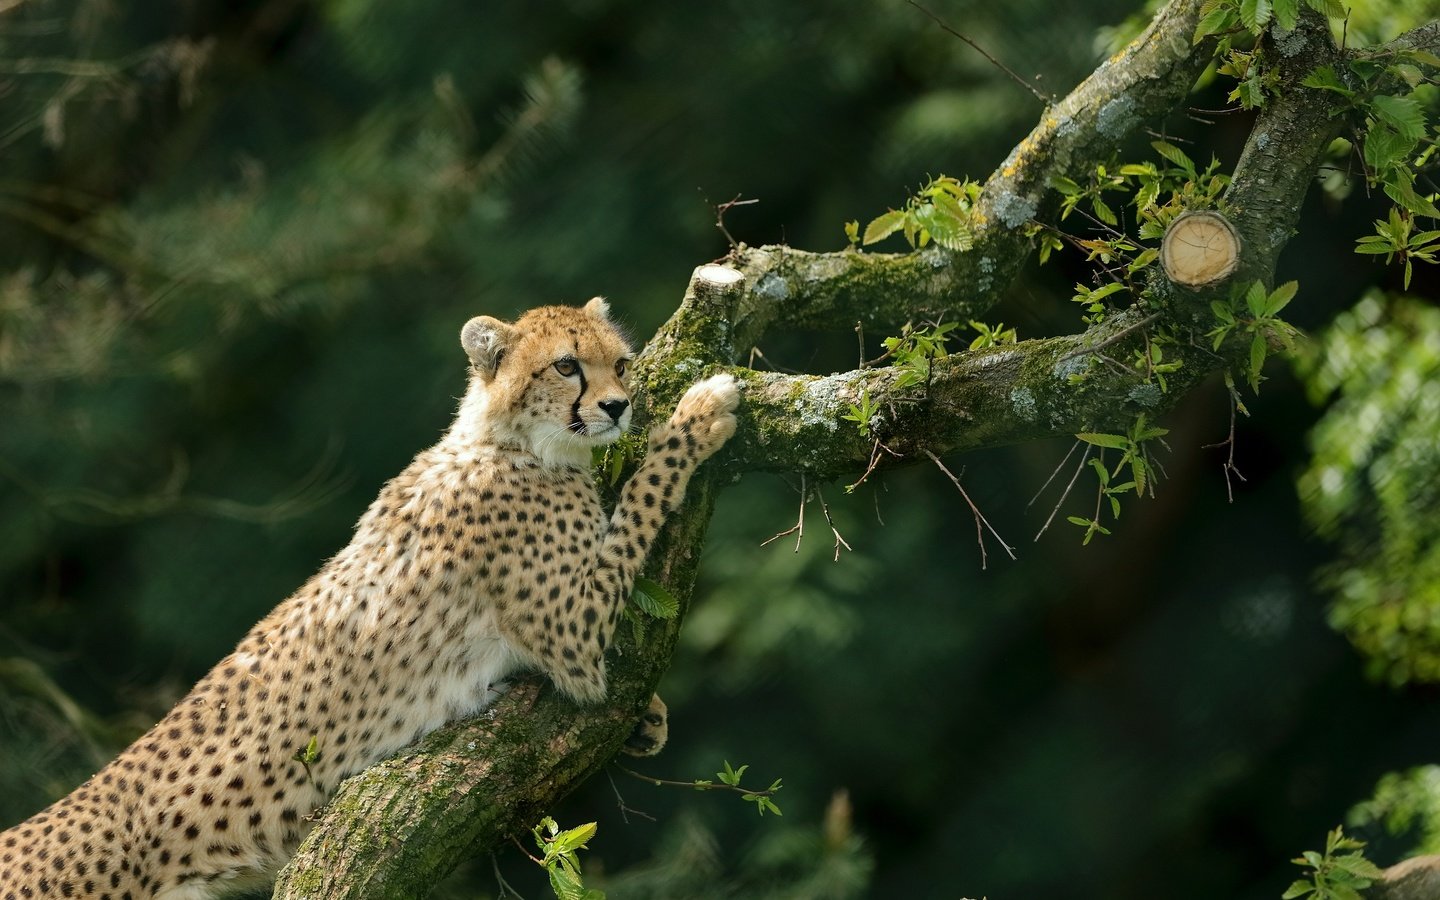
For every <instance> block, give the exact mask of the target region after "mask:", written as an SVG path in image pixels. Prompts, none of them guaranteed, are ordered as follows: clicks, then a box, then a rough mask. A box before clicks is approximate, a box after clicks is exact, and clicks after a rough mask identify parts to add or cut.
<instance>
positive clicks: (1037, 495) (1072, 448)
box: [1025, 441, 1085, 509]
mask: <svg viewBox="0 0 1440 900" xmlns="http://www.w3.org/2000/svg"><path fill="white" fill-rule="evenodd" d="M1083 443H1085V442H1084V441H1076V442H1075V443H1073V444H1071V445H1070V449H1069V451H1067V452H1066V454H1065V458H1064V459H1062V460H1060V462H1059V464H1058V465H1056V466H1055V468H1054V469H1052V470H1051V472H1050V477H1049V478H1047V479H1045V483H1044V484H1042V485H1040V490H1038V491H1036V492H1035V496H1033V497H1031V498H1030V502H1029V503H1027V504H1025V508H1026V509H1029V508H1030V507H1032V506H1034V505H1035V501H1036V500H1039V499H1040V495H1041V494H1043V493H1045V489H1046V488H1048V487H1050V482H1052V481H1054V480H1055V476H1056V475H1059V474H1060V470H1061V469H1063V468H1064V467H1065V464H1066V463H1067V462H1069V461H1070V457H1072V456H1074V455H1075V448H1076V447H1079V446H1080V445H1081V444H1083Z"/></svg>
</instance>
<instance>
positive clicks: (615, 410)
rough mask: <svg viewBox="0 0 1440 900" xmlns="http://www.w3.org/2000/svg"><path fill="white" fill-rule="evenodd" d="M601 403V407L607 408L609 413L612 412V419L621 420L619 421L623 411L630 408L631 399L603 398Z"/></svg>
mask: <svg viewBox="0 0 1440 900" xmlns="http://www.w3.org/2000/svg"><path fill="white" fill-rule="evenodd" d="M599 405H600V408H601V409H603V410H605V411H606V412H607V413H609V414H610V418H611V419H614V420H615V421H616V422H619V421H620V416H621V414H623V413H624V412H625V410H626V409H628V408H629V406H630V401H629V400H601V401H600V404H599Z"/></svg>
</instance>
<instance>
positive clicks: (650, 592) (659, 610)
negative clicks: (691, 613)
mask: <svg viewBox="0 0 1440 900" xmlns="http://www.w3.org/2000/svg"><path fill="white" fill-rule="evenodd" d="M630 601H631V602H632V603H634V604H635V605H636V606H637V607H639V608H640V609H641V610H643V611H644V612H646V613H648V614H649V615H652V616H654V617H655V618H657V619H673V618H675V617H676V616H678V615H679V614H680V601H679V600H677V599H675V595H674V594H672V593H670V592H669V591H667V590H665V588H663V587H661V586H660V585H658V584H656V583H655V582H653V581H651V580H650V579H648V578H636V579H635V587H634V589H633V590H632V592H631V594H630Z"/></svg>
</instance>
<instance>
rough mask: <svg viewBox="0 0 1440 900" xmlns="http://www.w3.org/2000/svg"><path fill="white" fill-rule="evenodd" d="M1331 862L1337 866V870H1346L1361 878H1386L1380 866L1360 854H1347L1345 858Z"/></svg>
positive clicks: (1341, 857) (1339, 857) (1336, 858)
mask: <svg viewBox="0 0 1440 900" xmlns="http://www.w3.org/2000/svg"><path fill="white" fill-rule="evenodd" d="M1331 862H1333V863H1334V864H1335V866H1336V868H1339V869H1344V870H1345V871H1346V872H1349V873H1350V874H1351V875H1355V876H1357V877H1359V878H1374V879H1379V878H1384V877H1385V873H1384V872H1382V871H1381V870H1380V867H1379V866H1377V865H1375V864H1374V863H1373V862H1371V861H1370V860H1368V859H1366V858H1365V857H1363V856H1361V855H1360V854H1358V853H1346V854H1344V855H1343V856H1337V857H1335V858H1334V859H1333V860H1331Z"/></svg>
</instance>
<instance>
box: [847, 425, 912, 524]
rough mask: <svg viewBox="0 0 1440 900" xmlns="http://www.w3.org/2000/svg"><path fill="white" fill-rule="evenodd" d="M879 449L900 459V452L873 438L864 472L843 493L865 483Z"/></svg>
mask: <svg viewBox="0 0 1440 900" xmlns="http://www.w3.org/2000/svg"><path fill="white" fill-rule="evenodd" d="M891 415H894V410H893V409H892V410H891ZM881 450H884V451H885V452H886V453H888V454H890V455H891V456H893V457H895V458H896V459H900V454H899V453H896V452H895V451H894V450H891V449H890V448H889V447H887V446H885V445H884V444H883V443H881V442H880V439H879V438H876V439H875V444H874V445H873V446H872V447H871V448H870V463H869V465H867V466H866V467H865V472H864V473H863V474H861V476H860V478H859V479H858V480H856V481H855V483H854V484H847V485H845V493H847V494H850V493H854V491H855V489H856V488H858V487H859V486H860V485H862V484H864V483H865V479H867V478H869V477H870V473H871V472H874V471H875V467H876V466H878V465H879V464H880V451H881ZM877 502H878V501H877ZM877 509H878V506H877ZM880 524H881V525H884V524H885V523H884V522H881V523H880Z"/></svg>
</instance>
